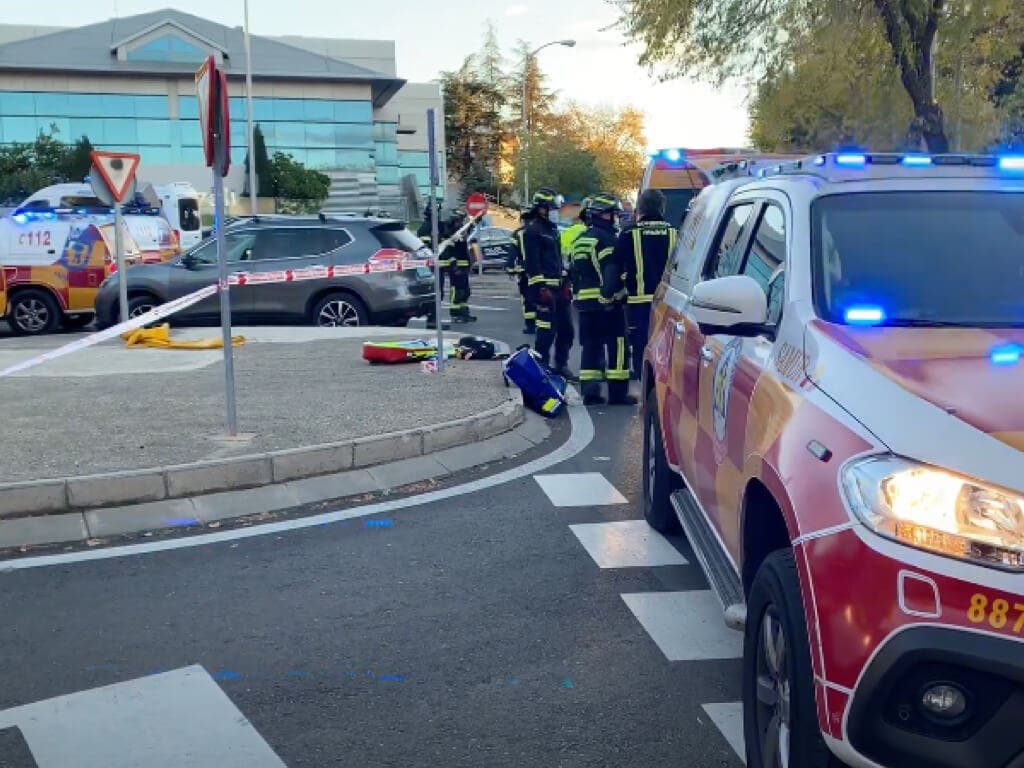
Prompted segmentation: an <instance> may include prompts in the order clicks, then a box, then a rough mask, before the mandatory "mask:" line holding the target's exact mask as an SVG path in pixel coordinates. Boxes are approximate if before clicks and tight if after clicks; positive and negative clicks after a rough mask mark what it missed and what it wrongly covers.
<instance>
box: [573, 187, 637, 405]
mask: <svg viewBox="0 0 1024 768" xmlns="http://www.w3.org/2000/svg"><path fill="white" fill-rule="evenodd" d="M621 210H622V207H621V205H620V204H619V201H618V198H616V197H615V196H614V195H609V194H600V195H594V196H593V197H592V198H590V204H589V206H588V207H587V221H588V224H589V226H588V227H587V229H586V231H585V232H584V233H583V234H582V235H580V236H579V237H577V238H576V240H575V241H574V242H573V244H572V284H573V294H574V296H575V298H576V309H577V310H578V311H579V313H580V344H581V345H582V346H583V354H582V363H581V365H580V384H581V389H582V390H583V403H584V405H599V404H601V403H604V402H605V398H604V396H603V395H602V394H601V383H602V382H605V381H607V382H608V400H607V402H608V403H609V404H611V405H633V404H635V403H636V398H634V397H633V396H632V395H630V394H629V367H628V365H629V363H628V360H627V358H626V317H625V314H624V311H623V306H622V303H621V301H620V298H621V297H620V296H615V295H608V296H605V295H604V293H603V288H604V286H605V284H606V283H608V282H609V281H615V280H616V277H617V274H618V266H617V265H616V263H615V259H614V254H615V225H616V219H617V218H618V215H619V212H620V211H621Z"/></svg>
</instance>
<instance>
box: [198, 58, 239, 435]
mask: <svg viewBox="0 0 1024 768" xmlns="http://www.w3.org/2000/svg"><path fill="white" fill-rule="evenodd" d="M196 98H197V100H198V102H199V125H200V128H201V130H202V133H203V152H204V155H205V157H206V165H207V166H208V167H210V168H212V169H213V227H214V231H215V233H216V236H217V267H218V270H217V274H218V293H219V296H220V327H221V339H222V341H223V345H224V404H225V410H226V411H227V428H228V436H229V437H237V436H238V415H237V407H236V404H235V356H234V349H233V348H232V345H231V286H230V285H229V284H228V264H227V246H226V244H225V239H224V219H225V212H224V177H225V176H226V175H227V172H228V168H229V167H230V163H231V143H230V142H231V139H230V137H231V119H230V115H229V112H228V81H227V77H225V75H224V72H223V71H222V70H220V69H218V68H217V63H216V61H215V60H214V58H213V56H210V57H209V58H208V59H207V60H206V62H205V63H204V64H203V66H201V67H200V68H199V70H198V71H197V72H196ZM249 151H250V152H251V151H252V147H250V148H249Z"/></svg>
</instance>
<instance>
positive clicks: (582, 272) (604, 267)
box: [571, 220, 618, 312]
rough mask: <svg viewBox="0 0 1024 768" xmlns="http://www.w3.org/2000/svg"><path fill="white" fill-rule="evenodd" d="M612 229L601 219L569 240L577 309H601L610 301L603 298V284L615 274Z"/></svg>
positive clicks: (587, 310)
mask: <svg viewBox="0 0 1024 768" xmlns="http://www.w3.org/2000/svg"><path fill="white" fill-rule="evenodd" d="M614 253H615V230H614V229H613V228H612V225H611V223H607V224H606V223H604V222H601V221H600V220H597V221H595V222H594V223H593V224H591V226H590V227H588V228H587V230H586V231H585V232H584V233H583V234H582V235H580V236H579V237H577V238H576V241H575V242H574V243H573V244H572V267H571V274H572V289H573V295H574V296H575V297H576V308H577V309H578V310H579V311H580V312H589V311H593V310H596V309H603V308H604V307H605V306H606V305H608V304H610V303H611V297H608V298H604V297H603V296H602V295H601V294H602V291H601V289H602V286H604V284H605V283H606V282H608V281H614V280H615V279H616V278H617V275H618V267H617V265H616V264H615V260H614V258H613V254H614Z"/></svg>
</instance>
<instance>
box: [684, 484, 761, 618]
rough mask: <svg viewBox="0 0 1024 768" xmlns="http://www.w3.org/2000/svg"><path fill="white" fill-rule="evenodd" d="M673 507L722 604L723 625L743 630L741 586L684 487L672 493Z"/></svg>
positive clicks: (730, 564) (744, 609)
mask: <svg viewBox="0 0 1024 768" xmlns="http://www.w3.org/2000/svg"><path fill="white" fill-rule="evenodd" d="M672 508H673V509H674V510H675V512H676V517H678V518H679V523H680V524H681V525H682V526H683V532H684V533H685V534H686V538H687V540H688V541H689V542H690V546H691V547H692V548H693V554H694V555H695V556H696V558H697V562H699V563H700V567H701V569H702V570H703V571H704V575H705V576H706V577H707V580H708V583H709V584H710V585H711V589H712V590H714V593H715V595H717V596H718V599H719V601H720V602H721V603H722V609H723V612H724V615H723V619H724V621H725V623H726V626H728V627H729V628H730V629H735V630H740V631H742V629H743V625H744V623H745V622H746V618H747V608H746V604H745V602H744V599H743V585H742V584H741V583H740V578H739V576H738V575H737V573H736V571H735V569H734V568H733V567H732V563H730V562H729V558H728V556H727V555H726V553H725V552H724V551H722V545H721V544H719V543H718V537H717V536H715V533H714V531H712V530H711V526H710V525H709V524H708V521H707V518H706V517H705V516H704V513H703V512H702V511H701V509H700V507H699V506H698V505H697V502H696V500H695V499H694V498H693V495H692V494H691V493H690V491H689V490H687V489H686V488H684V489H682V490H680V491H676V492H675V493H673V494H672Z"/></svg>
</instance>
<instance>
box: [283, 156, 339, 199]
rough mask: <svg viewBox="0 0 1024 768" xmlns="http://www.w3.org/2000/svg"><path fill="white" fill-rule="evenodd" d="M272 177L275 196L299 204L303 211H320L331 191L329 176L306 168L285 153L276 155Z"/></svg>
mask: <svg viewBox="0 0 1024 768" xmlns="http://www.w3.org/2000/svg"><path fill="white" fill-rule="evenodd" d="M270 177H271V179H272V192H273V196H274V197H275V198H277V199H278V200H282V201H285V202H289V203H292V204H293V205H294V204H297V205H298V209H299V210H302V211H311V210H317V209H319V207H320V205H321V204H322V203H323V201H324V200H325V199H326V198H327V193H328V192H329V191H330V189H331V179H330V177H329V176H328V175H327V174H325V173H320V171H314V170H311V169H309V168H306V166H304V165H303V164H302V163H300V162H297V161H296V160H295V158H294V157H292V156H291V155H289V154H285V153H284V152H275V153H274V159H273V160H272V161H271V163H270Z"/></svg>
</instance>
